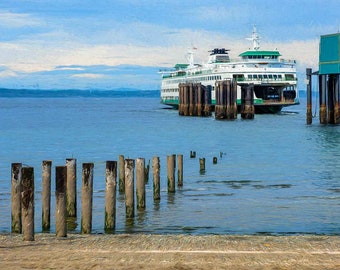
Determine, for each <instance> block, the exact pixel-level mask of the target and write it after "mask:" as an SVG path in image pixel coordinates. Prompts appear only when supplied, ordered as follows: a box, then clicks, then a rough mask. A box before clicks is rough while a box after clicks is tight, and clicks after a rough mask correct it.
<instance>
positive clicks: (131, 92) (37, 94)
mask: <svg viewBox="0 0 340 270" xmlns="http://www.w3.org/2000/svg"><path fill="white" fill-rule="evenodd" d="M159 96H160V90H138V89H128V88H118V89H113V90H101V89H87V90H77V89H69V90H67V89H65V90H51V89H50V90H34V89H7V88H0V98H12V97H13V98H21V97H22V98H28V97H32V98H52V97H56V98H58V97H59V98H60V97H62V98H68V97H109V98H110V97H111V98H112V97H150V98H151V97H159Z"/></svg>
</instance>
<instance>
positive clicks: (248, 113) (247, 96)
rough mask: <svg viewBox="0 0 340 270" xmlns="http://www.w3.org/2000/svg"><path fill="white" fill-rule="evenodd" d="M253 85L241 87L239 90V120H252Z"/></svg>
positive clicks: (253, 108) (253, 110)
mask: <svg viewBox="0 0 340 270" xmlns="http://www.w3.org/2000/svg"><path fill="white" fill-rule="evenodd" d="M254 114H255V107H254V84H252V83H251V84H249V85H247V86H242V89H241V118H242V119H254Z"/></svg>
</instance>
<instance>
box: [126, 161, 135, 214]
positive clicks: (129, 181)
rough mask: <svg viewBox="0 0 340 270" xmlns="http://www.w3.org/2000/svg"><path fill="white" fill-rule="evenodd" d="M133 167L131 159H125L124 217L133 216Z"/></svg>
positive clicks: (133, 162) (133, 163)
mask: <svg viewBox="0 0 340 270" xmlns="http://www.w3.org/2000/svg"><path fill="white" fill-rule="evenodd" d="M134 167H135V161H134V160H133V159H126V160H125V213H126V218H133V217H134V216H135V199H134Z"/></svg>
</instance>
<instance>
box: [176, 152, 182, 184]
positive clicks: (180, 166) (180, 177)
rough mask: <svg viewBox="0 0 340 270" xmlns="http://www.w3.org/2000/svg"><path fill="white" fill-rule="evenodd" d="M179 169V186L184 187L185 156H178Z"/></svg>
mask: <svg viewBox="0 0 340 270" xmlns="http://www.w3.org/2000/svg"><path fill="white" fill-rule="evenodd" d="M177 161H178V169H177V185H178V186H179V187H182V186H183V155H177Z"/></svg>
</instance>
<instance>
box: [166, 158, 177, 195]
mask: <svg viewBox="0 0 340 270" xmlns="http://www.w3.org/2000/svg"><path fill="white" fill-rule="evenodd" d="M167 169H168V193H174V192H175V191H176V190H175V163H174V157H173V155H170V156H167Z"/></svg>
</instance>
